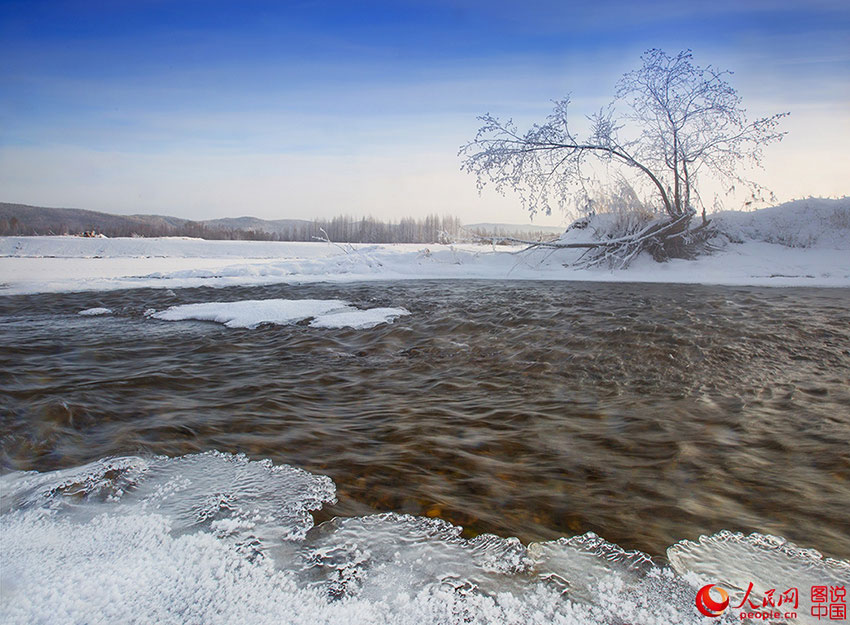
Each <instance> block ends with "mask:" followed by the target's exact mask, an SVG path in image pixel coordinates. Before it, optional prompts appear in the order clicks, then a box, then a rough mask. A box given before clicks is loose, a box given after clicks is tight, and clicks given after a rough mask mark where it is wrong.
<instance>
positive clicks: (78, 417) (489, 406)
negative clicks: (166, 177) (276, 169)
mask: <svg viewBox="0 0 850 625" xmlns="http://www.w3.org/2000/svg"><path fill="white" fill-rule="evenodd" d="M267 297H284V298H295V299H301V298H333V297H338V298H342V299H347V300H349V301H351V302H353V303H355V304H357V305H359V306H361V307H372V306H404V307H406V308H407V309H409V310H410V311H411V312H412V313H413V314H412V315H411V316H410V317H405V318H403V319H400V320H398V321H397V322H396V323H395V324H393V325H386V326H381V327H377V328H374V329H371V330H318V329H313V328H308V327H306V326H305V325H298V326H290V327H262V328H259V329H256V330H240V329H228V328H224V327H223V326H220V325H216V324H212V323H204V322H176V323H172V322H161V321H156V320H152V319H148V318H146V317H145V316H144V315H143V311H144V310H145V309H147V308H149V307H153V308H157V309H162V308H164V307H166V306H168V305H173V304H177V303H188V302H195V301H222V300H239V299H258V298H267ZM93 306H107V307H109V308H112V309H114V310H115V315H113V316H110V317H79V316H77V315H76V314H75V313H76V312H77V311H78V310H81V309H83V308H89V307H93ZM0 345H2V351H0V372H2V376H3V382H2V386H0V419H1V420H2V422H1V424H2V461H3V464H4V465H5V466H6V467H7V468H14V469H38V470H46V469H54V468H59V467H67V466H72V465H78V464H81V463H84V462H88V461H91V460H94V459H97V458H101V457H104V456H108V455H113V454H138V453H161V454H167V455H180V454H185V453H190V452H195V451H202V450H207V449H219V450H222V451H232V452H245V453H247V454H249V455H250V456H252V457H254V458H266V457H268V458H272V459H273V460H274V461H275V462H279V463H289V464H293V465H296V466H300V467H303V468H306V469H308V470H310V471H313V472H317V473H324V474H327V475H330V476H331V477H332V478H333V480H334V482H335V483H336V484H337V486H338V492H339V500H340V501H339V503H338V504H337V505H336V506H334V507H333V508H331V509H329V510H325V511H323V512H322V513H321V515H322V517H323V518H326V517H329V516H333V515H355V514H365V513H370V512H373V511H375V510H382V511H385V510H391V511H397V512H407V513H413V514H421V515H428V516H439V517H442V518H445V519H448V520H450V521H452V522H455V523H458V524H461V525H463V526H465V527H466V528H467V533H468V534H472V533H476V532H483V531H489V532H495V533H498V534H501V535H514V536H519V537H520V538H521V539H523V540H536V539H550V538H554V537H557V536H561V535H564V534H566V535H572V534H576V533H581V532H585V531H588V530H592V531H595V532H597V533H598V534H600V535H602V536H603V537H605V538H606V539H608V540H610V541H612V542H616V543H618V544H620V545H621V546H623V547H626V548H639V549H641V550H644V551H647V552H649V553H653V554H660V553H662V552H663V550H664V549H665V548H666V547H667V546H668V545H670V544H672V543H674V542H676V541H677V540H680V539H682V538H694V537H696V536H698V535H699V534H703V533H713V532H716V531H718V530H720V529H724V528H725V529H731V530H740V531H759V532H763V533H770V534H778V535H781V536H785V537H786V538H789V539H791V540H794V541H795V542H797V543H798V544H800V545H801V546H809V547H814V548H817V549H820V550H822V551H824V552H825V553H827V554H829V555H833V556H837V557H841V558H845V559H846V558H850V528H848V525H847V521H846V519H847V518H848V516H850V479H848V478H850V452H848V449H850V446H848V444H847V443H848V439H850V291H847V290H837V289H836V290H820V289H817V290H816V289H774V290H771V289H745V288H722V287H699V286H676V285H672V286H671V285H666V286H665V285H605V284H576V283H534V282H504V283H495V282H408V283H397V282H396V283H385V284H381V283H371V284H355V285H336V286H335V285H308V286H304V285H302V286H274V287H262V288H232V289H220V290H213V289H191V290H185V291H178V292H176V293H174V292H170V291H154V290H137V291H123V292H114V293H98V294H93V293H82V294H65V295H41V296H27V297H5V298H0Z"/></svg>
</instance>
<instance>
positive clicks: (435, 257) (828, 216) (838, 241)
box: [0, 198, 850, 294]
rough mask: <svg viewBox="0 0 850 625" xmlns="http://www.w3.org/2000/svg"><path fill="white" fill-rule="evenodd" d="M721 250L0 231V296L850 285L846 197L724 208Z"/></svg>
mask: <svg viewBox="0 0 850 625" xmlns="http://www.w3.org/2000/svg"><path fill="white" fill-rule="evenodd" d="M715 219H716V222H717V224H718V226H719V227H720V228H721V229H722V230H723V231H724V232H725V233H726V235H727V236H725V237H722V239H723V240H722V241H721V243H724V244H725V247H724V249H723V250H721V251H720V252H717V253H715V254H713V255H711V256H705V257H702V258H699V259H697V260H693V261H685V260H674V261H670V262H667V263H656V262H654V261H653V260H651V259H649V258H640V259H638V260H637V261H636V262H634V263H633V264H632V265H631V266H630V267H629V268H628V269H626V270H617V271H610V270H607V269H604V268H596V269H589V270H578V269H575V268H572V267H568V266H565V264H568V263H569V262H570V261H571V260H573V259H574V258H575V257H576V255H577V254H578V253H580V252H577V251H575V250H557V251H552V250H536V251H532V252H521V251H520V250H521V248H518V247H502V246H500V247H496V248H493V247H489V246H481V245H469V244H466V245H455V246H447V245H428V246H425V245H417V244H405V245H353V246H352V245H336V244H327V243H318V242H317V243H282V242H266V241H202V240H199V239H180V238H164V239H138V238H133V239H84V238H78V237H2V238H0V293H2V294H19V293H39V292H61V291H83V290H107V289H124V288H138V287H153V288H157V287H162V288H179V287H196V286H233V285H259V284H271V283H277V282H311V281H335V282H351V281H362V280H398V279H464V278H476V279H502V280H503V279H530V280H580V281H604V282H669V283H690V284H725V285H754V286H821V287H823V286H827V287H848V286H850V199H848V198H844V199H842V200H800V201H798V202H790V203H788V204H784V205H782V206H777V207H773V208H770V209H764V210H762V211H755V212H751V213H721V214H718V215H717V216H716V217H715Z"/></svg>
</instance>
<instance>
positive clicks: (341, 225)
mask: <svg viewBox="0 0 850 625" xmlns="http://www.w3.org/2000/svg"><path fill="white" fill-rule="evenodd" d="M272 227H273V228H274V230H272V229H271V228H272ZM462 230H463V227H462V225H461V222H460V219H458V218H457V217H454V216H451V215H447V216H443V217H441V216H439V215H429V216H427V217H425V218H424V219H414V218H413V217H404V218H402V219H401V220H399V221H391V222H386V221H380V220H378V219H375V218H374V217H363V218H356V217H350V216H338V217H334V218H333V219H316V220H313V221H309V222H302V221H293V222H292V223H291V224H289V225H280V224H274V225H273V226H270V229H269V230H259V229H252V230H246V229H233V228H224V227H216V226H212V225H207V224H204V223H202V222H198V221H185V222H182V223H178V224H177V225H172V224H169V223H165V222H162V223H146V222H138V223H121V224H98V223H91V224H87V225H86V227H85V229H84V231H85V232H96V233H99V234H103V235H105V236H107V237H132V236H137V237H164V236H185V237H195V238H201V239H218V240H245V241H314V240H316V239H324V238H325V237H328V238H330V239H331V240H332V241H336V242H340V243H445V242H449V241H454V240H456V239H458V238H459V237H460V236H461V233H462ZM81 232H82V231H75V230H74V229H73V228H70V227H69V226H68V225H67V224H64V223H53V224H50V225H44V224H33V223H27V222H26V220H20V219H18V218H17V217H11V218H9V219H6V218H0V236H30V235H63V234H64V235H67V234H81Z"/></svg>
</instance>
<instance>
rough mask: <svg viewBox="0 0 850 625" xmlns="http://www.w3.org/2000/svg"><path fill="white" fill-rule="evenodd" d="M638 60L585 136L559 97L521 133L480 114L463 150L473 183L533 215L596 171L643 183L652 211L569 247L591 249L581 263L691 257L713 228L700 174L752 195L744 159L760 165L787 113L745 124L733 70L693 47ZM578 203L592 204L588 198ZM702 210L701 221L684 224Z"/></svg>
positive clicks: (579, 189)
mask: <svg viewBox="0 0 850 625" xmlns="http://www.w3.org/2000/svg"><path fill="white" fill-rule="evenodd" d="M641 59H642V62H643V64H642V66H641V67H640V68H639V69H636V70H634V71H632V72H629V73H627V74H625V75H624V76H623V77H622V78H621V79H620V81H619V82H618V84H617V85H616V89H615V99H614V101H613V102H612V103H611V104H610V105H609V106H608V107H607V108H605V109H603V110H601V111H600V112H598V113H596V114H595V115H592V116H591V117H590V118H589V122H590V130H589V132H588V133H587V134H586V135H585V136H579V135H578V134H576V133H574V132H573V131H572V129H571V128H570V126H569V123H568V116H567V112H568V107H569V98H566V99H564V100H561V101H557V102H555V107H554V110H553V111H552V113H551V114H550V115H549V116H548V117H547V118H546V121H545V122H544V123H542V124H535V125H533V126H532V127H531V128H530V129H529V130H527V131H525V132H521V131H520V130H519V129H518V128H517V126H516V125H515V124H514V122H513V121H512V120H510V119H508V120H501V119H499V118H497V117H494V116H493V115H490V114H487V115H484V116H482V117H480V118H479V119H480V120H481V121H482V122H483V126H482V127H481V128H480V129H479V131H478V133H477V135H476V136H475V139H474V140H472V141H471V142H469V143H468V144H466V145H464V146H463V147H462V148H461V156H462V157H463V165H462V168H463V169H464V170H466V171H468V172H470V173H472V174H474V175H475V176H476V177H477V180H478V188H479V190H481V189H483V188H484V187H485V186H486V185H488V184H492V185H493V186H494V187H495V188H496V189H497V190H498V191H499V192H501V193H503V194H504V193H505V192H507V191H512V192H516V193H518V195H519V197H520V199H521V201H522V203H523V205H524V207H525V208H526V209H527V210H528V211H529V212H530V214H531V216H532V217H533V216H534V215H535V214H536V213H538V212H543V213H545V214H547V215H549V214H551V212H552V210H553V208H557V209H560V210H565V209H566V208H567V206H569V204H568V202H569V201H570V200H575V199H576V197H579V198H581V197H588V196H589V195H590V194H589V193H588V189H589V188H591V187H595V188H598V186H599V179H600V177H605V176H608V177H611V178H613V179H616V180H618V181H619V183H620V184H622V182H623V181H628V185H629V186H631V187H633V188H635V189H639V190H641V191H642V192H643V196H644V197H645V198H647V204H648V205H650V206H651V207H652V208H653V209H654V210H655V211H656V212H657V213H658V214H659V218H657V219H655V220H653V221H651V222H649V223H646V224H645V225H644V227H642V228H640V229H637V230H635V231H633V232H629V233H626V234H625V236H622V237H619V238H618V239H617V240H616V241H600V242H595V243H587V244H570V245H569V247H587V248H588V249H589V250H591V252H590V253H589V255H588V256H586V257H585V262H590V263H596V262H602V261H605V260H614V261H616V262H617V263H618V264H620V265H625V264H627V263H628V261H629V260H631V259H632V258H634V257H635V256H636V255H637V254H639V253H640V252H641V251H643V250H649V251H651V252H652V253H653V255H654V256H655V257H656V258H657V259H664V258H668V257H671V256H672V257H675V256H688V255H691V254H692V253H693V252H694V249H695V246H696V245H698V244H700V243H701V242H702V241H704V240H705V238H706V236H707V234H708V233H709V231H710V230H709V229H708V228H706V226H707V225H708V220H707V219H706V217H705V208H704V205H703V202H702V199H701V197H700V195H699V189H698V179H699V178H700V177H703V176H709V177H714V178H716V179H719V180H720V181H722V182H725V183H726V184H727V185H728V186H730V187H732V186H744V187H746V188H748V189H749V190H750V191H751V192H752V193H753V194H759V193H760V192H761V191H763V189H761V187H760V186H759V185H757V184H756V183H754V182H752V181H750V180H747V179H746V178H745V177H744V176H743V175H742V174H741V170H742V167H741V166H742V165H744V164H745V163H750V164H755V165H758V164H759V163H760V161H761V157H762V148H763V147H764V146H765V145H767V144H770V143H773V142H775V141H779V140H780V139H781V138H782V136H783V135H784V134H785V133H783V132H780V131H779V130H778V124H779V120H780V119H781V118H782V117H784V116H785V115H787V113H779V114H776V115H773V116H770V117H765V118H761V119H757V120H755V121H749V120H748V119H747V115H746V111H745V109H744V108H743V107H742V105H741V98H740V96H739V95H738V93H737V92H736V91H735V89H734V88H733V87H732V86H731V85H729V83H728V82H727V80H726V79H727V77H728V76H729V75H730V74H731V72H729V71H721V70H718V69H715V68H714V67H712V66H706V67H700V66H698V65H696V64H694V62H693V58H692V54H691V51H690V50H686V51H683V52H679V53H678V54H676V55H675V56H668V55H667V54H665V53H664V52H663V51H661V50H657V49H653V50H648V51H647V52H645V53H644V54H643V56H642V57H641ZM583 204H584V206H586V207H587V210H588V211H592V207H593V204H592V202H584V203H583ZM700 209H701V210H702V223H701V224H700V225H699V226H697V227H696V228H691V219H692V218H693V216H694V215H696V214H697V211H698V210H700ZM556 245H558V244H556ZM561 246H566V245H561Z"/></svg>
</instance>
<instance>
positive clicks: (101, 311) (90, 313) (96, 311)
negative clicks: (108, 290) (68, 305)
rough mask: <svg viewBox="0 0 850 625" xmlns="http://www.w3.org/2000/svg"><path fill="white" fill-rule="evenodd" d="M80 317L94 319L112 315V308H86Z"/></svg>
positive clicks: (79, 313) (80, 313)
mask: <svg viewBox="0 0 850 625" xmlns="http://www.w3.org/2000/svg"><path fill="white" fill-rule="evenodd" d="M77 314H78V315H85V316H86V317H94V316H96V315H111V314H112V309H111V308H86V309H85V310H81V311H80V312H78V313H77Z"/></svg>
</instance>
